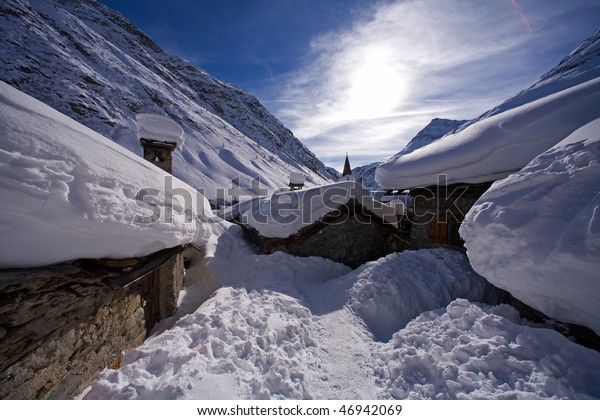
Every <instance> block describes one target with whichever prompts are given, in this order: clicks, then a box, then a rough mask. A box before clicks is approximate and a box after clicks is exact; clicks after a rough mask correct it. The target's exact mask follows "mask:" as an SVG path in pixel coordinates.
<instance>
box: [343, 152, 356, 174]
mask: <svg viewBox="0 0 600 420" xmlns="http://www.w3.org/2000/svg"><path fill="white" fill-rule="evenodd" d="M340 181H354V175H352V169H351V168H350V160H349V159H348V153H346V161H345V162H344V170H343V171H342V176H341V177H340Z"/></svg>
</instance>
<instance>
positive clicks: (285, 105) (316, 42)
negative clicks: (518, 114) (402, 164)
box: [275, 0, 583, 167]
mask: <svg viewBox="0 0 600 420" xmlns="http://www.w3.org/2000/svg"><path fill="white" fill-rule="evenodd" d="M534 3H535V4H533V5H530V6H528V8H521V6H520V5H519V4H518V3H517V2H516V1H515V0H505V1H494V2H489V1H488V2H472V1H469V0H455V1H448V0H421V1H396V2H393V3H381V4H378V5H377V6H376V7H375V8H374V10H373V13H372V14H371V15H370V16H369V17H368V18H364V19H363V20H362V21H356V22H353V25H352V26H351V28H350V29H348V30H345V31H341V32H332V33H328V34H324V35H322V36H320V37H318V38H315V39H313V40H312V43H311V55H310V57H309V59H307V62H306V64H305V65H304V66H303V67H302V68H300V69H299V70H298V71H297V72H295V73H293V74H291V75H289V77H288V78H287V81H286V83H285V88H284V89H283V90H282V91H281V92H280V93H279V95H278V99H279V101H278V102H275V103H276V107H277V109H276V114H277V115H278V116H279V117H280V118H281V119H282V121H284V123H285V124H286V125H287V126H288V127H290V128H291V129H292V131H293V132H294V133H295V134H296V136H298V137H299V138H300V139H301V140H302V141H303V142H304V143H305V144H307V145H308V146H309V148H311V150H313V151H314V152H315V153H316V154H317V156H319V157H320V158H321V159H322V160H323V161H324V162H325V163H327V164H330V165H333V166H335V167H339V166H341V165H342V163H343V156H344V154H345V152H349V153H350V157H351V159H353V161H352V164H353V165H359V164H364V163H369V162H372V161H375V160H382V159H386V158H388V157H389V156H391V155H392V154H394V153H396V152H398V151H399V150H400V149H401V148H402V147H403V146H404V145H405V144H406V143H407V142H408V141H409V140H410V139H411V138H412V136H414V134H416V132H418V131H419V130H420V129H421V128H422V127H423V126H424V125H425V124H426V123H427V122H429V121H430V120H431V119H432V118H434V117H444V118H457V119H464V118H472V117H475V116H477V115H479V114H480V113H482V112H484V111H486V110H487V109H489V108H491V107H493V106H495V105H497V104H498V103H499V102H501V101H502V100H503V99H506V98H507V97H509V96H511V95H512V94H514V93H516V92H517V91H518V90H520V89H522V88H524V87H526V86H527V85H529V84H530V83H532V82H533V81H534V80H535V79H536V78H537V77H538V76H539V75H541V71H539V70H538V69H537V68H536V69H535V70H534V71H533V73H534V74H532V71H531V65H532V64H533V63H537V64H538V65H539V64H540V62H539V60H537V58H536V57H537V56H536V55H535V54H530V52H531V51H534V50H535V49H536V48H537V49H538V50H539V51H542V50H543V48H542V47H541V46H540V45H541V44H542V43H543V42H547V37H548V36H549V34H550V30H549V28H547V27H545V26H544V25H543V22H545V21H547V20H548V19H550V18H551V17H553V16H554V17H556V14H557V13H559V12H564V10H562V11H561V10H558V9H557V7H545V5H547V4H548V3H547V2H537V3H536V2H534ZM538 3H539V4H538ZM563 3H564V2H563ZM534 6H535V7H534ZM564 7H567V6H564ZM557 10H558V11H557ZM528 12H530V13H535V14H536V16H535V17H536V19H533V20H531V27H529V26H528V25H529V23H530V21H529V20H528V21H527V25H525V24H524V22H526V21H525V20H524V18H525V19H526V13H528ZM554 36H555V37H556V36H561V33H560V32H558V31H557V33H556V34H554ZM580 41H583V38H581V39H580ZM540 48H541V49H540ZM560 58H561V57H552V58H551V59H550V62H551V63H555V62H557V61H558V59H560ZM541 65H544V66H545V67H544V70H547V69H549V66H548V64H547V63H546V62H544V63H541Z"/></svg>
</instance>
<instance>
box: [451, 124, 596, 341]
mask: <svg viewBox="0 0 600 420" xmlns="http://www.w3.org/2000/svg"><path fill="white" fill-rule="evenodd" d="M599 162H600V119H597V120H595V121H593V122H592V123H590V124H587V125H586V126H584V127H582V128H581V129H580V130H577V131H576V132H574V133H573V134H572V135H570V136H569V137H568V138H566V139H564V140H563V141H562V142H560V143H558V144H557V145H556V146H554V147H552V148H551V149H549V150H548V151H546V152H544V153H542V154H541V155H539V156H538V157H536V158H535V159H533V160H532V161H531V162H530V163H529V164H528V165H527V166H525V167H524V168H523V169H522V170H521V171H520V172H518V173H516V174H514V175H511V176H510V177H508V178H506V179H504V180H501V181H497V182H496V183H494V184H493V185H492V187H491V188H490V189H489V190H488V191H487V192H486V193H485V194H484V195H483V196H482V197H481V198H480V199H479V200H478V201H477V203H476V204H475V205H474V206H473V208H472V209H471V211H470V212H469V213H468V215H467V217H466V223H464V224H463V225H462V228H461V230H460V234H461V236H462V237H463V238H464V240H465V246H466V247H467V250H468V255H469V259H470V260H471V263H472V264H473V267H474V268H475V270H477V272H479V273H480V274H481V275H483V276H485V277H486V278H487V279H488V280H489V281H490V282H492V283H494V284H495V285H497V286H498V287H500V288H502V289H505V290H508V291H509V292H511V293H512V294H513V295H514V296H515V297H516V298H517V299H519V300H521V301H523V302H525V303H526V304H528V305H530V306H532V307H534V308H536V309H538V310H540V311H541V312H543V313H545V314H546V315H548V316H550V317H553V318H556V319H558V320H561V321H564V322H570V323H575V324H580V325H585V326H587V327H589V328H592V329H593V330H594V331H595V332H596V333H597V334H600V311H598V302H600V277H599V275H598V273H600V187H599V186H600V163H599Z"/></svg>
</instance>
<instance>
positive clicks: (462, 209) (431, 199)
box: [408, 183, 491, 249]
mask: <svg viewBox="0 0 600 420" xmlns="http://www.w3.org/2000/svg"><path fill="white" fill-rule="evenodd" d="M490 186H491V183H485V184H475V185H470V184H452V185H448V186H432V187H429V188H418V189H414V190H411V192H410V195H411V196H412V202H413V208H412V209H411V211H410V213H409V215H408V219H409V220H410V223H411V227H410V240H411V247H412V248H414V249H419V248H429V247H434V246H439V245H450V246H457V247H463V241H462V239H461V238H460V235H459V233H458V229H459V228H460V224H461V223H462V222H463V220H464V218H465V216H466V215H467V213H468V212H469V210H470V209H471V207H473V205H474V204H475V202H476V201H477V200H478V199H479V197H481V196H482V195H483V193H484V192H485V191H487V190H488V188H489V187H490Z"/></svg>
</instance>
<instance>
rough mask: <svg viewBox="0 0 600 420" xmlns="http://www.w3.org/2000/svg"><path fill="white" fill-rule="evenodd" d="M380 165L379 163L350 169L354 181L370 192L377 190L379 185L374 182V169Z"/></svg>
mask: <svg viewBox="0 0 600 420" xmlns="http://www.w3.org/2000/svg"><path fill="white" fill-rule="evenodd" d="M380 163H381V162H375V163H369V164H368V165H363V166H357V167H356V168H352V175H353V176H354V179H356V181H357V182H359V183H360V184H362V185H363V186H364V187H365V188H366V189H368V190H370V191H376V190H378V189H379V184H377V182H375V169H376V168H377V166H379V164H380Z"/></svg>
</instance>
